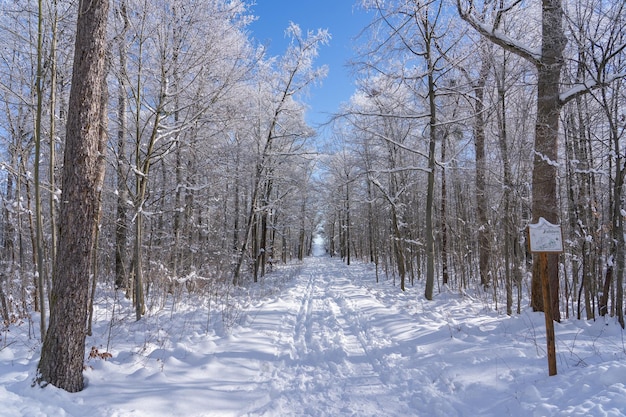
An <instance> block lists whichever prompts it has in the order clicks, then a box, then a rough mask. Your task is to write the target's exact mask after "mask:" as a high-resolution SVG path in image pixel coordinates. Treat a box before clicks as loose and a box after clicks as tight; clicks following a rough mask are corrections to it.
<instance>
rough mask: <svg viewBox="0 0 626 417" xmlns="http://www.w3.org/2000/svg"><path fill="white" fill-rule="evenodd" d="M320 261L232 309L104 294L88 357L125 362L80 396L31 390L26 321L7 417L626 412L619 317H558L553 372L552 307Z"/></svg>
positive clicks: (32, 342) (0, 409)
mask: <svg viewBox="0 0 626 417" xmlns="http://www.w3.org/2000/svg"><path fill="white" fill-rule="evenodd" d="M317 243H318V244H319V243H321V241H319V240H318V241H317ZM315 254H316V255H318V256H316V257H311V258H308V259H306V260H305V261H304V262H303V263H301V264H293V265H289V266H286V267H276V268H275V271H274V272H273V273H272V274H270V276H269V277H267V278H266V280H265V282H263V283H260V284H255V285H252V284H251V286H250V288H249V289H247V290H246V289H238V290H237V291H238V293H237V294H236V296H235V297H232V298H230V299H229V303H236V306H235V307H237V308H233V309H232V310H231V311H230V312H229V313H228V314H227V311H226V309H224V308H223V306H222V307H219V308H218V306H217V303H216V302H215V301H214V302H213V306H214V310H212V311H211V315H210V316H209V315H208V306H207V305H206V304H203V303H202V301H201V300H200V299H199V298H196V299H194V296H189V297H187V298H188V299H190V301H188V302H186V303H184V302H183V301H182V300H183V299H185V297H182V298H181V297H179V299H178V301H177V302H176V303H174V301H173V300H172V299H171V297H170V299H169V301H168V304H166V305H165V306H164V307H163V308H161V309H155V310H153V311H152V312H151V313H150V314H149V315H147V316H146V317H144V318H143V319H142V320H141V321H139V322H135V321H134V320H133V319H132V317H133V312H132V308H131V307H130V306H128V305H127V304H124V303H126V300H123V299H122V300H117V303H118V304H116V306H117V307H116V313H115V314H116V316H115V317H114V318H113V320H112V318H111V306H112V304H113V302H114V300H113V298H112V296H111V294H108V295H107V293H106V292H103V293H102V295H101V296H100V297H99V299H98V309H97V310H96V322H95V323H94V334H93V336H91V337H89V338H88V340H87V353H88V352H89V351H90V350H91V347H92V346H94V347H95V348H96V351H95V352H96V353H110V354H111V355H112V357H111V358H107V359H106V360H105V359H103V358H101V357H98V356H97V355H93V356H94V357H91V358H87V359H86V371H85V377H86V378H87V388H86V389H85V390H84V391H82V392H80V393H76V394H69V393H67V392H65V391H62V390H59V389H57V388H55V387H53V386H48V387H46V388H45V389H41V388H39V387H32V386H31V381H32V380H33V376H34V374H35V370H36V365H37V360H38V357H39V354H40V344H39V341H38V340H36V339H33V338H29V336H28V333H29V326H28V324H27V323H23V324H22V325H12V326H11V327H10V328H9V329H8V330H9V331H6V330H5V331H3V332H2V340H0V404H2V405H1V406H0V416H7V417H8V416H11V417H19V416H24V417H26V416H28V417H41V416H61V417H63V416H77V417H78V416H86V415H89V416H94V417H101V416H102V417H105V416H106V417H172V416H181V417H182V416H185V417H200V416H446V417H450V416H494V417H500V416H520V417H522V416H524V417H526V416H626V345H625V342H624V340H623V336H624V334H623V331H622V329H621V328H620V327H619V325H617V324H616V323H615V320H614V319H613V318H610V319H606V320H604V319H599V320H596V321H584V320H583V321H579V320H574V319H568V320H564V321H563V322H562V323H556V325H555V331H556V343H557V365H558V372H559V373H558V375H556V376H552V377H550V376H548V369H547V360H546V354H545V352H546V347H545V330H544V318H543V316H542V314H541V313H534V312H532V311H531V310H524V311H523V312H522V314H520V315H513V316H511V317H509V316H506V315H503V314H501V313H498V312H496V311H494V309H493V306H492V305H491V297H490V296H489V295H486V294H482V293H481V292H479V291H474V292H472V291H468V292H467V293H463V294H460V293H458V292H456V291H452V290H449V289H447V288H444V289H443V290H442V292H441V293H440V294H438V295H437V296H436V297H435V300H433V301H427V300H424V299H423V296H422V294H423V287H422V282H421V281H420V282H418V283H416V285H415V287H410V286H409V287H408V290H407V291H406V292H404V293H403V292H401V291H400V290H399V288H398V287H396V286H393V280H381V282H380V283H376V282H375V273H374V270H373V267H372V266H371V265H367V264H360V263H356V264H355V263H353V264H352V265H351V266H346V265H345V264H344V263H342V262H341V260H338V259H332V258H329V257H326V256H325V254H324V250H323V249H321V247H320V246H319V245H318V246H317V247H316V250H315ZM220 312H221V313H220ZM218 313H220V314H218ZM33 321H34V322H37V321H36V320H35V319H33ZM207 322H210V324H211V325H210V326H207ZM31 332H32V329H31Z"/></svg>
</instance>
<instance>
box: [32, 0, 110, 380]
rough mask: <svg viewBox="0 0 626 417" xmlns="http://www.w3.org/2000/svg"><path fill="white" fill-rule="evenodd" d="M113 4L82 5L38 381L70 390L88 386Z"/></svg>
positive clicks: (99, 0) (102, 0)
mask: <svg viewBox="0 0 626 417" xmlns="http://www.w3.org/2000/svg"><path fill="white" fill-rule="evenodd" d="M108 9H109V2H108V0H81V1H80V2H79V5H78V10H79V13H78V20H77V23H76V29H77V30H76V43H75V50H74V67H73V72H72V88H71V92H70V101H69V109H68V122H67V137H66V145H65V152H64V165H63V178H62V201H61V207H60V218H59V241H58V245H59V247H58V256H57V260H56V263H55V269H54V271H55V274H54V276H55V280H54V282H53V285H52V290H51V295H50V325H49V329H48V332H47V333H46V336H45V339H44V343H43V347H42V351H41V360H40V362H39V366H38V375H37V382H39V384H40V385H42V386H45V385H47V384H52V385H55V386H57V387H59V388H61V389H64V390H66V391H69V392H78V391H81V390H82V389H83V387H84V380H83V374H82V373H83V366H84V363H83V361H84V357H85V337H86V333H87V327H86V320H87V303H88V297H89V293H88V288H89V274H90V272H91V270H92V261H93V256H92V251H93V248H94V243H95V242H94V239H95V235H96V228H97V224H96V222H97V220H98V214H99V210H100V193H101V190H102V185H103V180H104V167H105V165H104V161H105V155H104V152H105V136H106V135H105V134H104V132H105V128H106V126H103V123H102V121H103V112H104V111H105V107H106V106H104V100H103V95H104V94H105V91H104V86H105V83H104V82H103V81H104V79H105V76H106V75H105V52H106V48H107V45H106V27H107V15H108Z"/></svg>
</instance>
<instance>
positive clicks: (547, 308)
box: [528, 217, 563, 376]
mask: <svg viewBox="0 0 626 417" xmlns="http://www.w3.org/2000/svg"><path fill="white" fill-rule="evenodd" d="M528 241H529V247H530V251H531V252H533V253H538V254H539V267H538V272H539V275H540V279H541V291H542V292H543V314H544V316H545V319H546V343H547V345H548V374H549V375H550V376H552V375H556V346H555V345H556V343H555V336H554V322H553V321H552V303H551V302H550V283H549V281H548V253H561V252H563V233H562V231H561V226H559V225H558V224H552V223H550V222H549V221H547V220H546V219H544V218H543V217H540V218H539V220H538V221H537V223H535V224H529V225H528Z"/></svg>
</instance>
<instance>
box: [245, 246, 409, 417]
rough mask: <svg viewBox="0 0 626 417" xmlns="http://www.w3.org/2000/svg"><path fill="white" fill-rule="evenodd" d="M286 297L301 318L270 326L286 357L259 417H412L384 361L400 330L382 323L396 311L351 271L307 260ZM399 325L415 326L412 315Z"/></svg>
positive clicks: (332, 262) (289, 314)
mask: <svg viewBox="0 0 626 417" xmlns="http://www.w3.org/2000/svg"><path fill="white" fill-rule="evenodd" d="M355 281H356V282H357V283H355ZM285 297H286V298H285V301H287V298H292V300H290V302H289V303H288V304H287V305H292V306H296V307H297V311H296V310H290V309H286V310H285V311H283V312H282V313H281V314H280V319H279V321H278V322H275V323H273V324H272V323H267V322H266V323H265V325H267V326H268V328H267V330H271V328H272V327H273V326H276V328H278V329H279V334H278V335H277V339H279V340H281V341H283V343H285V344H286V347H287V351H288V355H287V357H285V358H282V359H280V360H278V361H276V362H275V363H273V367H274V374H273V377H272V378H271V380H270V381H268V384H269V386H270V391H271V392H272V393H274V394H273V395H274V396H275V398H273V401H272V402H271V403H269V404H266V405H264V406H263V407H261V408H260V409H257V410H255V411H254V413H259V414H264V413H269V414H270V415H280V414H281V413H280V412H281V410H282V411H283V412H284V410H292V412H293V410H299V409H300V410H302V413H303V414H305V413H306V410H317V411H316V413H314V415H358V416H366V415H372V416H373V415H378V416H380V415H411V413H412V412H411V410H410V404H407V403H406V402H405V401H402V400H401V399H399V398H398V392H399V387H397V386H396V384H395V383H394V382H393V381H394V380H395V381H400V380H402V378H396V376H398V377H399V376H400V375H398V372H401V369H396V370H394V367H393V365H394V364H393V363H390V362H389V361H388V360H386V355H385V353H384V351H385V349H389V348H390V347H393V346H395V347H397V346H398V345H399V343H398V340H397V338H396V337H395V335H394V334H393V332H394V331H398V330H397V329H395V327H393V326H381V323H380V322H381V321H383V322H384V321H385V320H389V319H391V317H390V313H392V310H393V309H391V311H390V306H387V305H385V304H384V303H383V302H382V301H381V300H379V299H377V297H376V294H375V292H373V291H371V290H368V289H367V288H366V287H362V286H359V285H358V279H357V278H356V277H354V276H353V275H352V272H351V269H350V267H348V266H346V265H345V264H344V263H342V262H341V261H340V260H337V259H331V258H327V257H314V258H308V259H307V260H306V261H305V263H304V265H303V267H302V270H301V271H300V273H299V275H298V277H297V278H296V281H295V282H294V286H293V288H291V289H290V290H289V292H288V293H287V294H286V295H285ZM396 314H398V313H397V312H396ZM396 320H397V323H398V325H401V323H403V322H404V323H409V322H410V321H411V319H410V317H409V316H408V315H406V316H405V317H395V318H394V319H393V321H396ZM252 327H256V326H254V324H253V325H252ZM392 350H393V349H392ZM390 351H391V350H390ZM402 383H404V382H402ZM402 391H404V389H402Z"/></svg>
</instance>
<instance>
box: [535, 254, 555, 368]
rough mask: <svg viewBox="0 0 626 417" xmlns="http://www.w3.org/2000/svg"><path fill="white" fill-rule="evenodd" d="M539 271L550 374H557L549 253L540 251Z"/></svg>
mask: <svg viewBox="0 0 626 417" xmlns="http://www.w3.org/2000/svg"><path fill="white" fill-rule="evenodd" d="M539 273H540V274H541V290H542V292H543V314H544V316H545V318H546V343H547V347H548V375H550V376H552V375H556V346H555V337H554V321H553V320H552V303H551V301H550V282H549V280H548V254H547V253H546V252H540V253H539Z"/></svg>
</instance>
